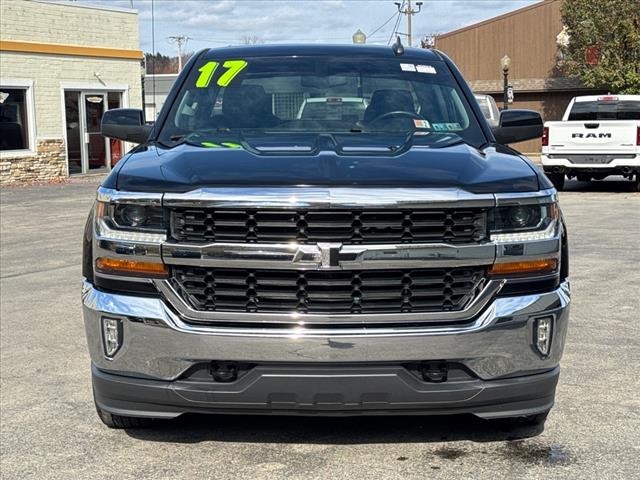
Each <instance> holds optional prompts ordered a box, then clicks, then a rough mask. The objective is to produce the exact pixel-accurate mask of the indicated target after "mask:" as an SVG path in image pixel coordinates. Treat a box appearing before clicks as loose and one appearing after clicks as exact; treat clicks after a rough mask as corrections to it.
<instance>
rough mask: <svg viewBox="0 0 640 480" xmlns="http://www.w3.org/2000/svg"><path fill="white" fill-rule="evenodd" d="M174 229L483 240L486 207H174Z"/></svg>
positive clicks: (300, 237) (275, 239)
mask: <svg viewBox="0 0 640 480" xmlns="http://www.w3.org/2000/svg"><path fill="white" fill-rule="evenodd" d="M171 215H172V222H171V234H172V237H173V238H174V239H175V240H177V241H180V242H194V243H204V242H240V243H254V242H262V243H289V242H298V243H316V242H340V243H343V244H363V243H366V244H375V243H377V244H379V243H419V242H425V243H433V242H444V243H453V244H461V243H479V242H482V241H484V240H486V238H487V211H486V209H482V208H477V209H470V208H467V209H452V208H449V209H428V210H427V209H425V210H415V211H404V210H373V211H370V210H224V209H215V208H175V209H174V210H173V211H172V214H171Z"/></svg>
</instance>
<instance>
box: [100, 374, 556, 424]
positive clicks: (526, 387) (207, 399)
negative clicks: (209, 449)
mask: <svg viewBox="0 0 640 480" xmlns="http://www.w3.org/2000/svg"><path fill="white" fill-rule="evenodd" d="M559 373H560V369H559V367H556V368H554V369H553V370H550V371H547V372H545V373H539V374H535V375H529V376H523V377H517V378H509V379H499V380H479V379H474V380H464V381H447V382H443V383H428V382H424V381H422V380H421V379H420V378H418V377H416V376H415V375H413V374H411V373H410V372H409V371H407V370H406V369H405V368H403V367H402V366H400V365H397V366H396V365H390V366H385V365H382V366H362V365H357V366H348V365H347V366H345V365H341V366H326V365H325V366H320V365H313V366H294V367H292V366H290V365H289V366H277V365H275V366H268V365H259V366H257V367H255V368H253V369H252V370H251V371H250V372H249V373H247V374H246V375H244V376H243V377H241V378H240V379H239V380H237V381H235V382H233V383H216V382H213V381H208V382H205V381H185V380H174V381H161V380H147V379H139V378H134V377H127V376H121V375H114V374H110V373H106V372H103V371H102V370H99V369H98V368H96V367H95V365H94V366H92V374H93V388H94V393H95V397H96V403H97V405H98V406H99V407H100V408H101V409H103V410H105V411H107V412H110V413H113V414H116V415H125V416H139V417H152V418H173V417H177V416H179V415H181V414H183V413H187V412H195V413H246V414H250V413H260V414H267V413H268V414H280V415H289V414H301V415H379V414H387V415H400V414H416V415H417V414H426V415H442V414H458V413H471V414H474V415H477V416H479V417H482V418H501V417H515V416H525V415H534V414H538V413H542V412H545V411H547V410H549V409H550V408H551V407H552V406H553V399H554V395H555V389H556V384H557V382H558V377H559Z"/></svg>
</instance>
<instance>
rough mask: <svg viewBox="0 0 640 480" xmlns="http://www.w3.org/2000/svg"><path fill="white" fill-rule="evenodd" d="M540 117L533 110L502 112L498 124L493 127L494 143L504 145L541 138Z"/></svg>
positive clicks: (541, 125)
mask: <svg viewBox="0 0 640 480" xmlns="http://www.w3.org/2000/svg"><path fill="white" fill-rule="evenodd" d="M542 129H543V123H542V117H541V116H540V114H539V113H538V112H534V111H533V110H503V111H502V112H500V122H499V123H498V126H497V127H493V128H492V129H491V130H492V131H493V136H494V137H496V142H498V143H502V144H504V145H506V144H508V143H516V142H522V141H524V140H531V139H532V138H538V137H541V136H542Z"/></svg>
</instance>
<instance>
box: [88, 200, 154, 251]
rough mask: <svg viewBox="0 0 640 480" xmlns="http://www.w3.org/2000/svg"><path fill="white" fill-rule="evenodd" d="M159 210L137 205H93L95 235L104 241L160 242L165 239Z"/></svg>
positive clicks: (152, 206)
mask: <svg viewBox="0 0 640 480" xmlns="http://www.w3.org/2000/svg"><path fill="white" fill-rule="evenodd" d="M166 225H167V223H166V222H165V219H164V211H163V209H162V207H160V206H155V205H141V204H138V203H116V204H112V203H105V202H98V203H97V206H96V232H97V233H98V235H99V236H100V237H102V238H104V239H111V240H122V241H128V242H150V243H160V242H163V241H165V240H166V238H167V226H166Z"/></svg>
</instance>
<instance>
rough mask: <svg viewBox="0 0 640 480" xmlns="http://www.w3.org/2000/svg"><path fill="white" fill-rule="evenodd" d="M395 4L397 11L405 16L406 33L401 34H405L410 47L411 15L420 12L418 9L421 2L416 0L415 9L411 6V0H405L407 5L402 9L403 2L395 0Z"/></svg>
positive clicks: (420, 6) (420, 8)
mask: <svg viewBox="0 0 640 480" xmlns="http://www.w3.org/2000/svg"><path fill="white" fill-rule="evenodd" d="M395 4H396V7H398V11H399V12H400V13H402V14H403V15H406V16H407V33H404V34H403V35H406V36H407V38H408V43H409V46H410V47H411V46H412V45H411V40H412V31H411V17H413V16H414V15H415V14H416V13H420V10H422V2H416V6H417V7H418V9H417V10H416V9H415V8H412V7H411V0H407V7H406V8H405V9H404V10H403V9H402V5H404V2H402V3H400V2H395Z"/></svg>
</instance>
